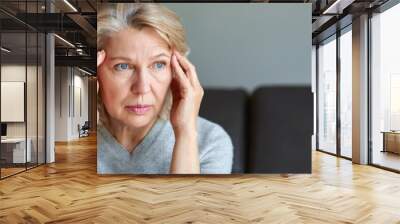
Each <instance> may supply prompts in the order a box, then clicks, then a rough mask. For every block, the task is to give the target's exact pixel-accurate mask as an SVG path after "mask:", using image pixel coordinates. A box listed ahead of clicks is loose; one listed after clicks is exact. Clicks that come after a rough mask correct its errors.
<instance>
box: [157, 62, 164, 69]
mask: <svg viewBox="0 0 400 224" xmlns="http://www.w3.org/2000/svg"><path fill="white" fill-rule="evenodd" d="M164 67H165V62H156V63H154V68H155V69H156V70H161V69H163V68H164Z"/></svg>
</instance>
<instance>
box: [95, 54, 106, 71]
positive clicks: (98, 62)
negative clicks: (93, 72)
mask: <svg viewBox="0 0 400 224" xmlns="http://www.w3.org/2000/svg"><path fill="white" fill-rule="evenodd" d="M105 58H106V52H105V51H104V50H101V51H98V52H97V67H99V65H101V63H103V61H104V59H105Z"/></svg>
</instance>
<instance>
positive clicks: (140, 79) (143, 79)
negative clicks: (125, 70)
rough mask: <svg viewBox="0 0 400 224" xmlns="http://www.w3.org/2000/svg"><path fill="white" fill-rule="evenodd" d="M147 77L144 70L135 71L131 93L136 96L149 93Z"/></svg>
mask: <svg viewBox="0 0 400 224" xmlns="http://www.w3.org/2000/svg"><path fill="white" fill-rule="evenodd" d="M149 78H150V77H149V75H148V74H146V71H145V70H144V69H140V70H138V71H137V73H136V76H135V78H134V80H133V83H132V86H131V91H132V92H133V93H134V94H137V95H143V94H146V93H148V92H149V91H150V80H149Z"/></svg>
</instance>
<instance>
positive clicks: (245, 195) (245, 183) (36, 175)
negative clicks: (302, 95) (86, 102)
mask: <svg viewBox="0 0 400 224" xmlns="http://www.w3.org/2000/svg"><path fill="white" fill-rule="evenodd" d="M399 199H400V175H399V174H396V173H392V172H388V171H385V170H381V169H378V168H375V167H371V166H363V165H356V164H352V163H351V162H350V161H348V160H344V159H339V158H336V157H333V156H330V155H327V154H324V153H321V152H313V173H312V174H299V175H287V176H285V175H276V174H274V175H262V174H252V175H220V176H210V175H207V176H191V175H185V176H176V175H174V176H165V175H156V176H149V175H130V176H121V175H111V176H100V175H97V174H96V138H95V136H91V137H88V138H82V139H80V140H79V141H73V142H69V143H57V144H56V163H53V164H48V165H44V166H41V167H38V168H35V169H32V170H29V171H27V172H25V173H21V174H18V175H15V176H12V177H9V178H7V179H4V180H2V181H0V201H1V203H0V223H400V212H399V211H400V200H399Z"/></svg>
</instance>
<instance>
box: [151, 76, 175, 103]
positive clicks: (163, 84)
mask: <svg viewBox="0 0 400 224" xmlns="http://www.w3.org/2000/svg"><path fill="white" fill-rule="evenodd" d="M171 81H172V75H171V71H170V70H169V69H168V70H167V71H165V73H164V74H163V76H162V77H160V78H157V79H154V85H153V93H154V95H155V97H156V98H157V101H158V102H159V104H161V103H162V102H163V101H164V98H165V96H166V95H167V92H168V90H169V87H170V84H171Z"/></svg>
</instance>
